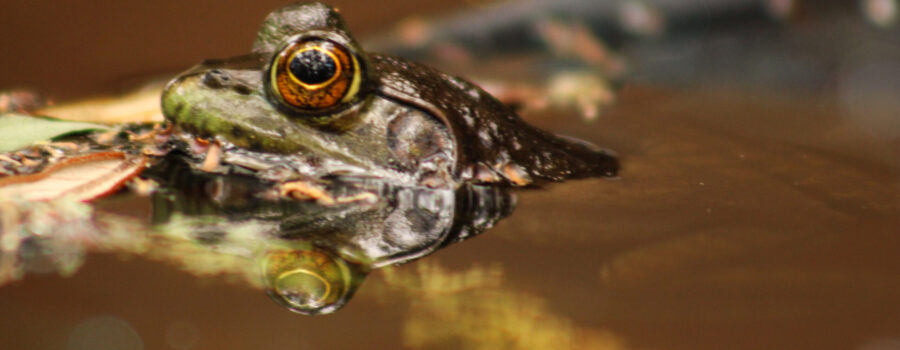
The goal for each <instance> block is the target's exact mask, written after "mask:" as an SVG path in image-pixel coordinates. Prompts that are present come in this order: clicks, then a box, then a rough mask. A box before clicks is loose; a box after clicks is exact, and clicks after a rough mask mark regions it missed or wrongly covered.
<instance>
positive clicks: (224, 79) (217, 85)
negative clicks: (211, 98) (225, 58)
mask: <svg viewBox="0 0 900 350" xmlns="http://www.w3.org/2000/svg"><path fill="white" fill-rule="evenodd" d="M200 81H201V82H202V83H203V85H205V86H206V87H209V88H211V89H224V88H230V89H232V90H234V91H235V92H237V93H239V94H241V95H247V94H249V93H250V92H251V91H252V89H251V88H250V87H249V86H247V84H245V83H243V82H241V81H239V80H236V79H234V77H233V76H232V74H231V73H230V72H228V71H226V70H222V69H211V70H209V71H208V72H206V73H203V78H201V79H200Z"/></svg>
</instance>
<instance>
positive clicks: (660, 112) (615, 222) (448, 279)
mask: <svg viewBox="0 0 900 350" xmlns="http://www.w3.org/2000/svg"><path fill="white" fill-rule="evenodd" d="M859 46H864V45H862V44H860V45H859ZM891 50H894V49H891ZM891 52H893V51H891ZM888 57H890V56H888ZM885 62H888V63H887V65H888V66H890V67H893V66H891V64H893V63H892V62H895V61H892V60H887V61H885ZM862 67H863V68H865V67H864V66H862ZM890 67H889V68H890ZM740 68H742V67H739V68H738V69H740ZM851 68H852V67H851ZM851 68H847V69H842V70H841V71H842V72H850V73H852V72H860V71H861V72H862V73H859V74H855V75H854V74H849V73H848V75H846V76H849V77H850V78H840V77H838V78H835V79H838V80H840V79H843V80H841V81H842V82H843V83H840V84H836V86H837V88H835V89H830V88H822V89H795V88H791V87H780V88H773V87H771V86H770V85H768V86H764V87H760V86H756V85H752V86H755V87H742V86H748V85H746V84H737V83H733V84H722V83H702V84H690V85H685V86H678V87H673V86H672V85H668V87H661V86H660V85H654V84H648V83H644V84H635V85H629V86H627V87H626V88H625V89H624V91H623V93H622V95H621V97H620V101H619V103H618V105H616V106H615V107H614V108H612V109H610V110H608V111H607V113H605V114H604V115H603V116H602V117H601V119H600V120H599V121H597V122H595V123H591V124H587V125H586V124H584V123H583V122H581V121H579V120H577V119H576V118H575V117H574V116H573V115H572V114H571V113H568V114H564V113H546V114H545V115H530V116H528V117H529V118H530V119H531V120H533V121H534V122H535V123H536V124H539V125H541V126H543V127H546V128H549V129H553V130H555V131H557V132H560V133H564V134H569V135H575V136H578V137H581V138H584V139H587V140H591V141H594V142H597V143H600V144H602V145H604V146H606V147H609V148H611V149H614V150H617V151H618V152H619V153H620V155H621V157H622V159H623V171H622V173H621V178H620V179H618V180H614V181H604V180H585V181H576V182H571V183H566V184H559V185H553V186H549V187H547V188H545V189H542V190H535V191H527V192H522V193H521V194H520V198H519V207H518V209H517V210H516V212H515V213H514V214H513V215H512V216H511V217H510V218H508V219H506V220H504V221H501V222H500V223H499V224H498V226H497V227H496V228H494V229H492V230H490V231H488V232H486V233H484V234H482V235H481V236H479V237H477V238H474V239H472V240H468V241H465V242H463V243H460V244H456V245H452V246H450V247H448V248H446V249H443V250H441V251H439V252H437V253H435V254H434V255H431V256H429V257H426V258H424V259H422V260H419V261H416V262H412V263H409V264H405V265H402V266H398V267H395V268H390V269H385V270H378V271H375V272H374V273H373V274H372V275H371V276H370V277H369V278H368V280H367V281H366V282H365V283H364V285H363V286H362V288H361V289H360V290H359V292H358V293H357V295H356V296H355V297H354V299H353V300H352V301H351V302H350V303H349V304H347V306H345V307H344V308H343V309H342V310H340V311H338V312H337V313H336V314H333V315H327V316H318V317H307V316H300V315H296V314H292V313H290V312H288V311H285V310H284V309H283V308H281V307H280V306H278V305H276V304H275V303H273V302H271V301H270V300H268V298H267V297H266V296H265V295H264V293H262V292H260V291H258V290H254V289H251V288H249V287H246V286H243V285H241V284H234V283H229V282H227V281H225V280H222V279H197V278H195V277H193V276H191V275H188V274H186V273H182V272H179V271H177V270H176V269H175V268H172V267H170V266H166V265H162V264H158V263H151V262H147V261H144V260H141V259H134V258H122V257H116V256H90V257H89V258H88V260H87V262H86V264H85V266H84V267H83V268H82V269H81V270H79V272H78V273H77V274H76V275H75V276H74V277H72V278H61V277H58V276H56V275H39V274H32V275H29V276H27V278H26V279H25V280H23V281H20V282H17V283H13V284H11V285H7V286H4V287H3V288H0V349H61V348H67V346H69V347H70V348H77V349H85V348H90V349H106V348H117V349H141V348H143V349H247V348H252V349H256V348H285V349H287V348H290V349H331V348H437V349H457V348H475V349H496V348H532V349H549V348H560V349H567V348H575V349H577V348H581V349H865V350H870V349H900V280H898V279H897V278H896V277H897V276H898V275H900V254H898V253H900V232H898V231H900V189H898V185H900V161H898V160H900V158H898V153H900V146H898V145H900V144H898V142H897V141H896V140H897V137H898V135H900V125H898V124H897V122H896V120H898V119H896V118H900V114H898V112H897V109H895V107H896V104H895V102H893V100H892V97H891V96H896V95H891V94H893V92H896V91H897V90H884V89H882V88H880V87H879V85H878V84H877V83H878V82H879V81H880V80H878V79H874V81H875V83H872V82H871V81H872V79H869V78H866V77H868V75H866V74H868V73H866V72H867V71H866V70H865V69H860V70H854V69H851ZM886 72H888V73H889V74H888V75H886V76H887V77H890V76H891V75H890V74H896V72H897V71H896V70H886ZM870 75H871V74H870ZM853 77H857V78H853ZM859 77H862V78H859ZM875 77H876V78H877V77H878V75H877V74H875ZM870 78H871V77H870ZM867 79H868V80H867ZM889 84H890V83H889ZM872 86H874V87H873V88H871V89H868V90H866V89H860V87H864V88H866V87H872ZM892 86H895V85H892ZM851 88H852V89H851ZM841 89H843V90H841ZM848 89H849V90H848ZM836 91H837V92H836ZM860 91H862V92H860ZM885 91H887V94H886V96H887V97H885V96H880V94H881V95H884V94H883V93H884V92H885ZM860 94H862V95H860ZM869 97H872V98H871V99H870V98H869ZM92 336H96V337H101V338H102V339H104V342H106V345H110V344H113V345H115V344H119V345H118V346H114V347H103V346H102V345H89V346H88V347H77V346H75V345H78V344H92V343H91V342H90V339H91V337H92ZM116 341H118V343H116ZM73 346H74V347H73Z"/></svg>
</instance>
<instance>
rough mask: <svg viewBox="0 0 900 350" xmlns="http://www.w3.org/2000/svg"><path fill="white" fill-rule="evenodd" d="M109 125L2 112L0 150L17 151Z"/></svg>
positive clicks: (103, 128) (0, 115)
mask: <svg viewBox="0 0 900 350" xmlns="http://www.w3.org/2000/svg"><path fill="white" fill-rule="evenodd" d="M106 129H109V127H107V126H104V125H100V124H92V123H83V122H72V121H66V120H59V119H51V118H43V117H31V116H27V115H21V114H14V113H9V114H0V152H9V151H15V150H17V149H20V148H22V147H25V146H28V145H30V144H32V143H35V142H38V141H46V140H51V139H54V138H57V137H60V136H65V135H69V134H74V133H83V132H88V131H94V130H106Z"/></svg>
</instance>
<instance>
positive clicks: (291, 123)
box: [162, 3, 618, 187]
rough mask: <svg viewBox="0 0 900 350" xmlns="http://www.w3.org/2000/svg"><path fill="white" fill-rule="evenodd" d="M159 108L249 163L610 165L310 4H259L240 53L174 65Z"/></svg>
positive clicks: (536, 170) (455, 181) (540, 168)
mask: <svg viewBox="0 0 900 350" xmlns="http://www.w3.org/2000/svg"><path fill="white" fill-rule="evenodd" d="M162 109H163V114H164V115H165V117H166V119H167V120H168V121H169V122H170V123H171V124H172V125H174V127H175V129H176V130H177V131H179V132H182V133H184V134H186V135H189V137H197V138H202V139H214V140H216V142H219V143H221V144H222V145H224V150H225V152H226V153H228V152H233V153H240V154H241V155H242V156H243V157H245V158H246V157H252V158H254V159H257V160H259V161H257V162H255V163H254V164H256V165H255V166H253V167H254V168H256V169H254V170H263V169H264V168H266V167H267V166H269V165H271V166H276V165H285V164H288V165H289V167H290V168H291V169H292V170H293V171H294V172H296V173H297V174H300V175H301V176H311V177H321V176H334V175H339V176H369V177H371V176H374V177H379V178H387V179H389V180H391V181H392V182H399V183H403V184H410V185H427V186H429V187H448V186H449V187H452V186H457V185H459V184H462V183H466V182H482V183H496V184H503V185H516V186H523V185H530V184H532V183H535V182H539V181H546V180H550V181H561V180H564V179H567V178H573V177H591V176H613V175H615V173H616V171H617V169H618V162H617V160H616V159H615V157H613V156H612V155H611V154H610V153H609V152H607V151H603V150H600V149H597V148H595V147H593V146H591V145H589V144H587V143H584V142H573V141H571V140H569V139H565V138H559V137H556V136H554V135H552V134H550V133H548V132H545V131H542V130H539V129H537V128H534V127H532V126H530V125H528V124H526V123H525V122H524V121H522V120H521V119H520V118H519V117H518V116H517V115H516V114H515V112H514V111H512V110H511V109H510V108H509V107H507V106H506V105H504V104H502V103H501V102H499V101H497V100H496V99H495V98H493V97H492V96H490V95H489V94H488V93H486V92H484V91H483V90H482V89H480V88H479V87H477V86H475V85H474V84H472V83H469V82H467V81H465V80H463V79H461V78H458V77H453V76H450V75H447V74H444V73H442V72H440V71H437V70H435V69H433V68H431V67H427V66H424V65H421V64H416V63H412V62H409V61H406V60H404V59H401V58H397V57H392V56H387V55H380V54H369V53H366V52H365V51H363V50H362V48H361V47H360V45H359V44H358V43H357V42H356V41H355V40H354V39H353V37H352V36H351V35H350V33H349V31H348V30H347V29H346V26H345V24H344V20H343V19H342V18H341V16H340V15H339V14H338V12H337V11H336V10H335V9H333V8H331V7H329V6H327V5H324V4H321V3H301V4H294V5H288V6H286V7H284V8H281V9H279V10H277V11H275V12H273V13H271V14H270V15H269V16H268V17H267V19H266V20H265V23H264V24H263V26H262V29H261V30H260V31H259V33H258V35H257V38H256V40H255V42H254V44H253V48H252V52H251V53H250V54H248V55H245V56H240V57H235V58H231V59H224V60H207V61H205V62H203V63H201V64H200V65H198V66H196V67H194V68H192V69H190V70H188V71H187V72H185V73H183V74H181V75H180V76H178V77H177V78H175V79H174V80H172V81H171V82H170V83H169V84H168V86H167V87H166V89H165V91H164V93H163V96H162ZM232 158H234V157H232ZM227 160H228V158H227V157H226V161H227Z"/></svg>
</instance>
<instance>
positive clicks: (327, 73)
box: [269, 38, 362, 112]
mask: <svg viewBox="0 0 900 350" xmlns="http://www.w3.org/2000/svg"><path fill="white" fill-rule="evenodd" d="M270 69H271V70H270V72H269V90H270V92H272V95H274V96H276V97H277V98H278V99H279V100H280V101H281V102H282V103H283V104H284V105H285V106H287V107H290V108H291V109H295V110H298V111H301V112H316V111H322V110H327V109H329V108H331V107H334V106H337V105H339V104H341V103H344V102H348V101H351V100H352V99H353V98H354V97H355V95H356V93H357V92H358V91H359V86H360V84H361V80H362V78H361V77H362V75H361V72H360V66H359V61H358V60H357V59H356V57H354V56H353V55H352V54H351V53H350V52H349V50H347V48H346V47H344V46H343V45H340V44H338V43H335V42H333V41H330V40H323V39H316V38H311V39H301V40H298V41H295V42H293V43H291V44H288V45H287V46H286V47H285V48H284V49H282V50H281V52H279V53H278V54H277V55H276V56H275V58H274V59H273V61H272V66H271V68H270Z"/></svg>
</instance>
